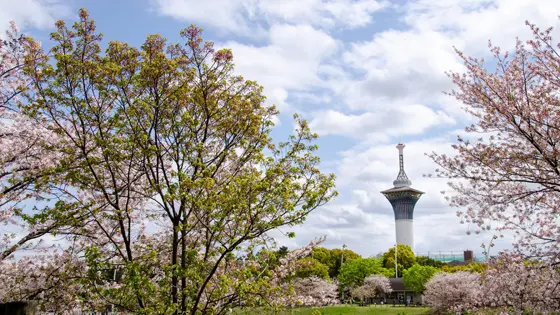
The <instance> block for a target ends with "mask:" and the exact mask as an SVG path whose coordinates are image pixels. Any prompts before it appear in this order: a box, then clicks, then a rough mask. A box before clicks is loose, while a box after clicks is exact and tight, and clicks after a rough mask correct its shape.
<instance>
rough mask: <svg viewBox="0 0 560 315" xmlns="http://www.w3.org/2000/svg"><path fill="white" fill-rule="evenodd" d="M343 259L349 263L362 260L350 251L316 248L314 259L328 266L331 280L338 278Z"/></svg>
mask: <svg viewBox="0 0 560 315" xmlns="http://www.w3.org/2000/svg"><path fill="white" fill-rule="evenodd" d="M342 257H344V261H345V262H347V261H350V260H353V259H356V258H360V257H361V256H360V255H358V254H356V253H355V252H353V251H352V250H349V249H344V250H343V249H339V248H335V249H327V248H324V247H316V248H314V249H313V258H315V259H317V260H318V261H319V262H321V263H322V264H324V265H326V266H328V268H329V276H330V277H331V278H336V277H337V276H338V273H339V271H340V264H341V261H342Z"/></svg>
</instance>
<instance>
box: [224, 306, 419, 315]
mask: <svg viewBox="0 0 560 315" xmlns="http://www.w3.org/2000/svg"><path fill="white" fill-rule="evenodd" d="M317 311H319V312H321V313H320V314H322V315H351V314H363V315H370V314H372V315H373V314H379V315H392V314H394V315H397V314H400V315H404V314H406V315H420V314H428V313H429V311H430V309H429V308H426V307H401V306H397V307H393V306H376V305H372V306H356V305H339V306H326V307H301V308H294V309H286V310H285V311H283V312H280V313H276V314H287V315H291V314H293V315H311V314H319V313H318V312H317ZM313 312H315V313H313ZM234 313H235V314H239V315H265V314H271V313H268V312H266V311H261V310H255V309H253V310H250V311H249V310H238V311H236V312H234Z"/></svg>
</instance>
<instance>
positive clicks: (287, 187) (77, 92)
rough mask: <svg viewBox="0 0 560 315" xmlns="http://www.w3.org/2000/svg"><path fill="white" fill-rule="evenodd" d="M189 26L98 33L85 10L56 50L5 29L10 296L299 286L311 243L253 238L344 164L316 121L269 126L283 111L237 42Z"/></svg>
mask: <svg viewBox="0 0 560 315" xmlns="http://www.w3.org/2000/svg"><path fill="white" fill-rule="evenodd" d="M180 34H181V38H182V42H181V43H169V42H168V41H167V40H166V39H165V38H163V37H161V36H160V35H150V36H148V37H147V38H146V41H145V42H144V43H143V44H142V45H141V47H138V48H137V47H133V46H131V45H129V44H127V43H125V42H119V41H112V42H109V43H107V44H106V45H105V48H102V46H101V43H102V35H101V34H99V33H98V32H96V29H95V23H94V21H92V20H91V19H90V18H89V16H88V14H87V12H86V11H85V10H81V11H80V15H79V20H78V21H77V22H76V23H74V25H73V26H71V27H68V26H67V25H66V24H65V23H64V22H63V21H58V22H57V23H56V31H55V32H54V33H52V34H51V37H50V38H51V44H52V48H51V49H50V50H49V51H44V50H43V49H42V48H41V46H40V45H38V44H37V43H36V42H34V41H33V40H32V39H31V38H29V37H25V36H21V35H20V34H19V33H18V31H17V29H16V28H15V26H12V29H11V31H9V32H8V33H7V38H6V39H5V40H3V41H2V42H1V43H0V97H1V99H0V101H1V103H0V121H1V125H0V141H1V143H0V144H1V145H0V179H1V187H0V189H1V190H0V206H1V208H0V224H2V228H3V229H4V234H5V235H4V237H2V238H0V278H1V279H2V285H0V300H2V301H10V300H22V299H35V300H38V301H39V302H40V304H41V307H42V308H43V309H45V310H53V311H59V312H62V311H65V310H68V309H71V308H74V307H78V308H88V309H96V310H104V309H105V307H106V305H113V306H115V307H117V308H118V309H120V310H123V311H127V312H131V313H139V314H195V313H196V314H199V313H203V314H208V313H215V314H220V313H224V312H226V311H227V310H228V309H230V308H232V307H236V306H251V305H271V306H275V305H278V304H280V303H281V302H282V300H281V299H279V298H276V297H281V296H285V295H287V296H289V295H290V290H291V289H290V287H289V286H286V281H287V279H289V276H290V275H291V274H293V272H295V269H294V266H292V265H291V262H292V261H295V260H297V259H298V258H299V257H300V256H306V255H307V253H308V252H309V251H310V250H311V248H312V247H313V246H314V245H315V243H312V244H310V246H308V247H306V248H303V249H299V250H295V251H292V252H290V253H287V254H286V255H285V256H284V257H283V258H281V259H279V260H278V263H277V264H274V265H271V264H270V263H269V262H270V257H267V255H260V256H259V255H255V254H254V252H255V250H256V249H258V248H267V247H268V248H270V247H274V240H273V239H271V238H270V237H268V234H267V232H269V231H271V230H273V229H276V228H278V227H281V226H293V225H295V224H300V223H302V222H303V221H304V220H305V218H306V217H307V215H308V214H309V213H310V212H311V211H313V210H314V209H316V208H318V207H320V206H321V205H323V204H325V203H326V202H327V201H329V200H330V199H331V198H333V197H334V196H335V195H336V192H335V191H334V176H333V175H332V174H330V175H325V174H323V173H321V172H320V170H319V168H318V166H319V158H318V157H317V156H315V153H314V152H315V151H316V150H317V147H316V145H315V144H313V141H314V140H315V138H316V137H317V136H316V134H314V133H312V132H311V131H310V130H309V128H308V125H307V123H306V121H304V120H301V119H299V118H298V117H297V116H296V117H295V123H296V125H297V127H296V129H295V133H294V134H293V135H292V136H290V137H289V139H288V140H287V141H285V142H276V143H275V142H273V141H272V139H271V138H270V135H269V134H270V130H271V128H272V126H273V119H274V116H275V115H277V113H278V111H277V110H276V109H275V107H273V106H267V105H265V96H264V95H263V94H262V87H261V86H259V85H258V84H257V83H256V82H254V81H250V80H245V79H244V78H242V77H240V76H238V75H235V73H234V65H233V57H232V53H231V51H229V50H227V49H224V50H219V51H216V50H215V49H214V48H213V44H212V43H211V42H207V41H204V40H203V39H202V37H201V35H202V33H201V30H200V29H199V28H197V27H195V26H191V27H188V28H186V29H184V30H182V31H181V33H180ZM45 235H50V237H54V238H56V245H58V246H56V248H52V247H47V246H46V245H44V242H43V241H42V240H43V239H44V236H45ZM33 249H36V250H39V251H40V252H35V253H31V254H29V252H25V251H24V250H33ZM16 253H18V254H19V253H21V254H19V255H20V256H21V255H23V256H24V257H23V258H18V259H14V257H15V256H14V255H15V254H16ZM273 297H274V298H273Z"/></svg>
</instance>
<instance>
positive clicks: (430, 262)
mask: <svg viewBox="0 0 560 315" xmlns="http://www.w3.org/2000/svg"><path fill="white" fill-rule="evenodd" d="M416 263H417V264H419V265H420V266H432V267H436V268H441V267H443V265H445V263H443V262H441V261H439V260H435V259H432V258H430V257H428V256H416Z"/></svg>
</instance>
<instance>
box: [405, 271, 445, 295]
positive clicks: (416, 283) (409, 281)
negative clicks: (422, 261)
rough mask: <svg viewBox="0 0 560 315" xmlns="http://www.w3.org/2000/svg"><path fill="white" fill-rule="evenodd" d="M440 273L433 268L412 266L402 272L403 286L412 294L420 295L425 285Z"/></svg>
mask: <svg viewBox="0 0 560 315" xmlns="http://www.w3.org/2000/svg"><path fill="white" fill-rule="evenodd" d="M440 271H441V269H438V268H435V267H431V266H421V265H419V264H414V265H413V266H412V267H410V268H408V269H407V270H405V271H404V272H403V281H404V285H405V286H406V287H407V288H408V289H410V290H412V291H414V292H418V293H422V292H424V290H425V289H426V283H428V281H430V279H431V278H432V277H433V276H434V275H435V274H436V273H438V272H440Z"/></svg>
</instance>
